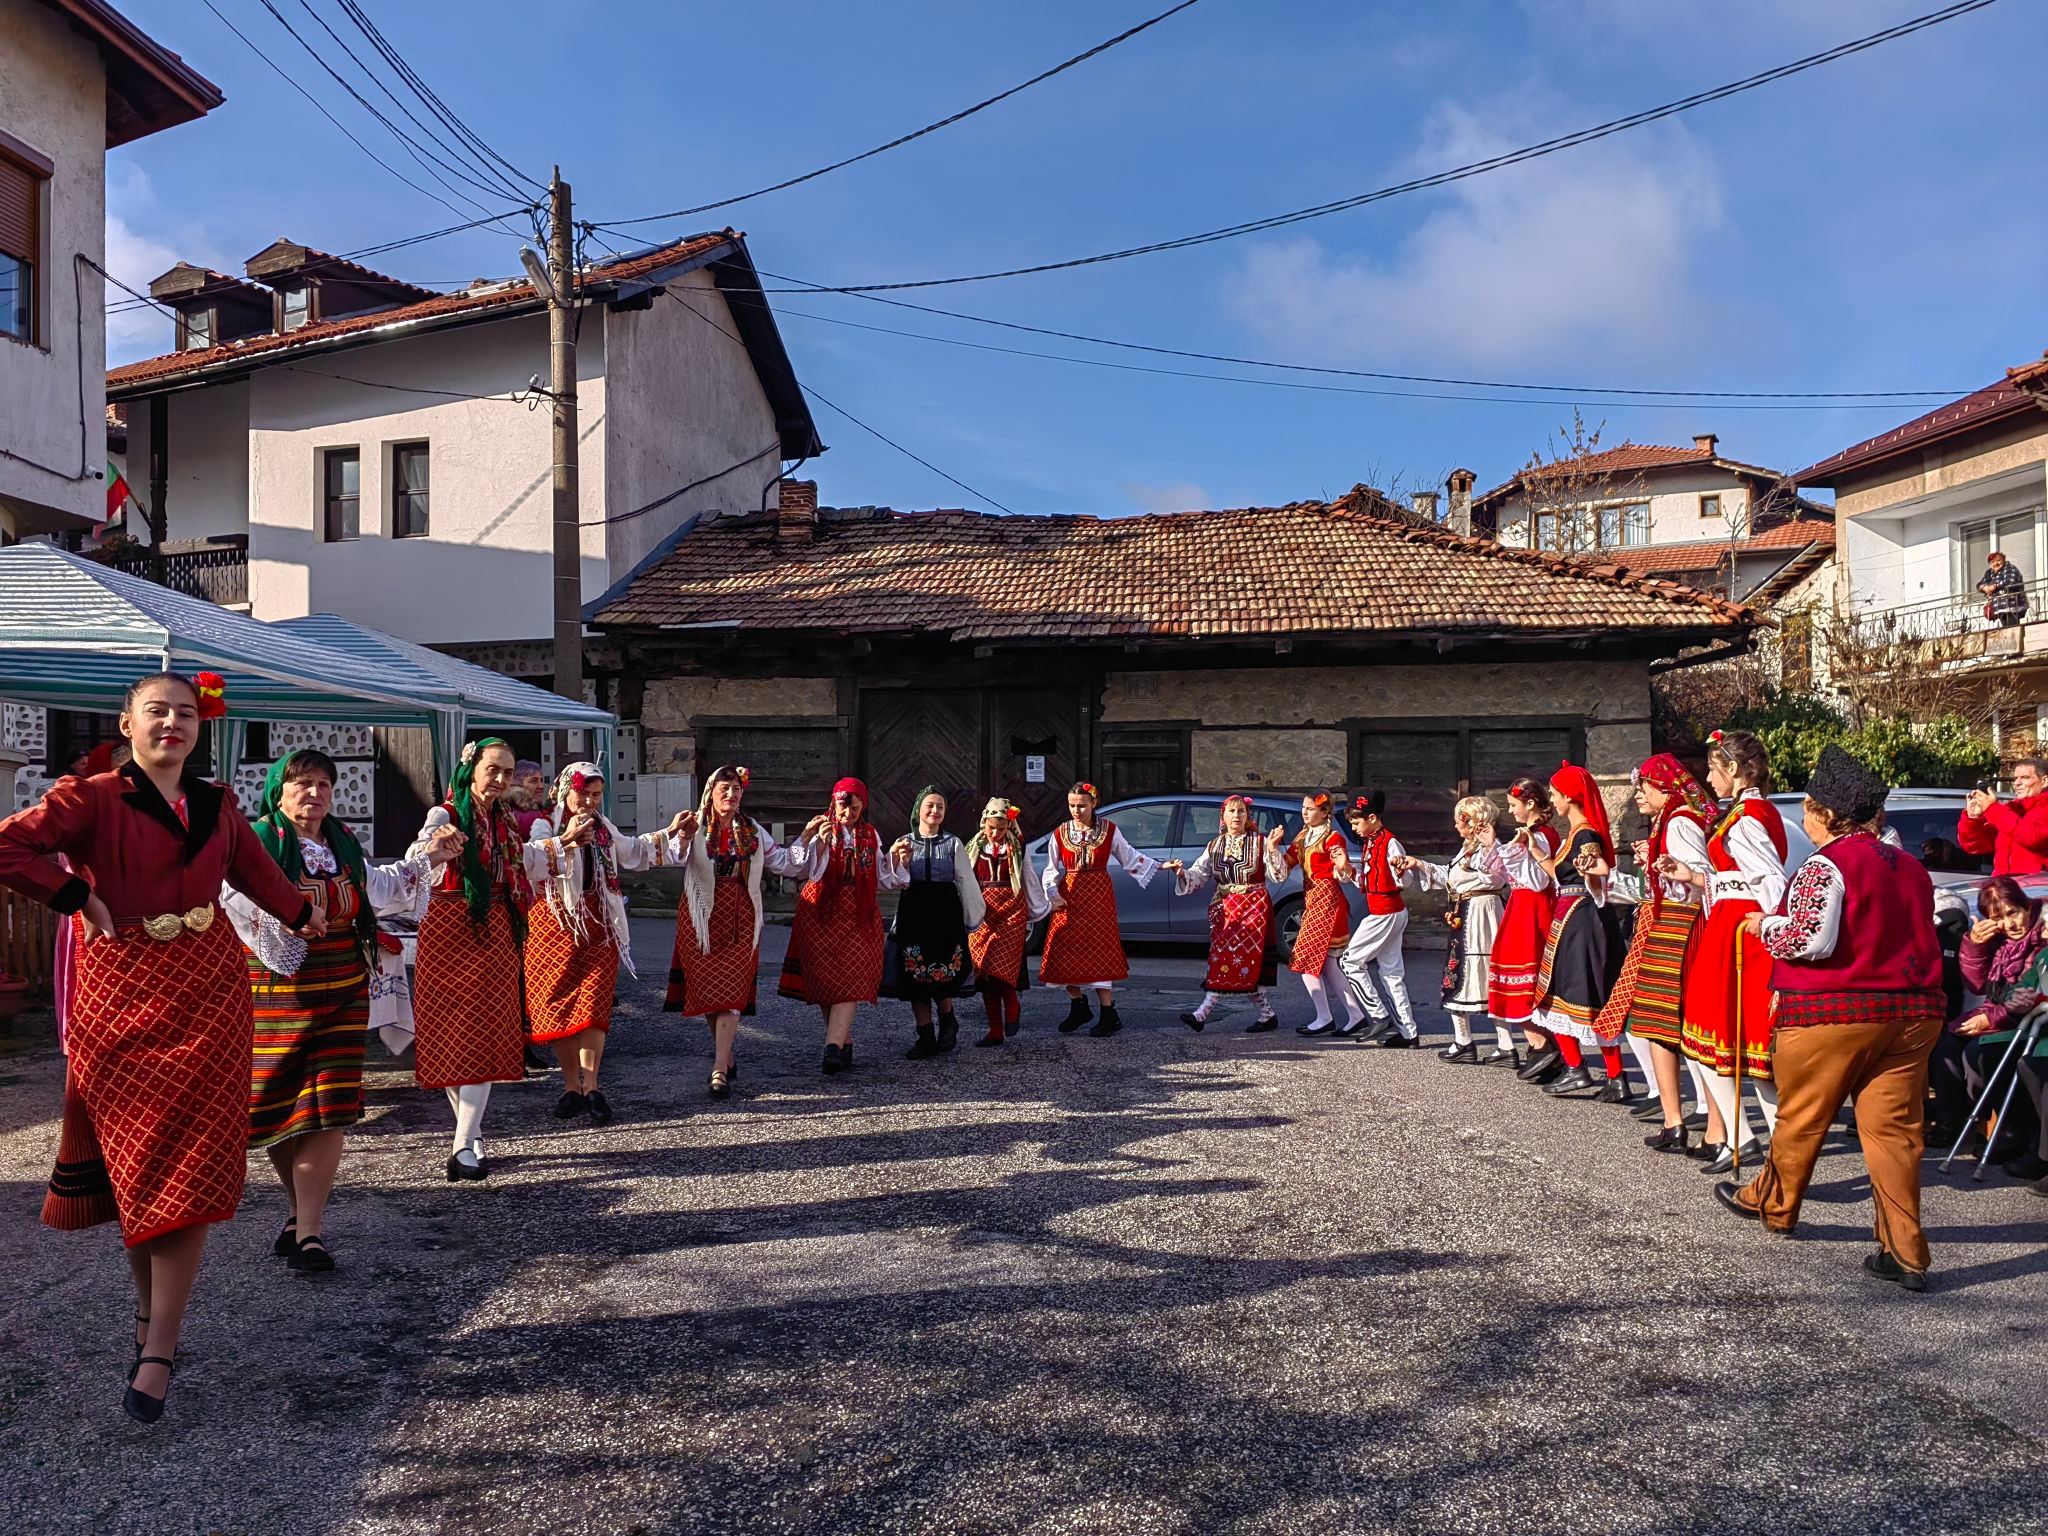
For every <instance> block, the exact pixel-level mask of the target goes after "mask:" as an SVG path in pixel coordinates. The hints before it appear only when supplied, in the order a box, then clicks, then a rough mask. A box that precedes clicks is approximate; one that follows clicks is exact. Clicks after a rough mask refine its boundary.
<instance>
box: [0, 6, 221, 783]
mask: <svg viewBox="0 0 2048 1536" xmlns="http://www.w3.org/2000/svg"><path fill="white" fill-rule="evenodd" d="M221 99H222V98H221V93H220V91H219V89H218V88H217V87H215V86H214V85H213V84H212V83H211V82H210V81H208V80H206V79H205V78H204V77H203V76H201V75H199V74H197V73H196V72H194V70H193V69H192V68H191V66H190V65H188V64H186V63H185V62H184V61H183V60H182V59H180V58H179V57H178V56H177V55H176V54H175V53H172V52H171V51H170V50H169V49H167V48H165V47H164V46H163V45H162V44H161V43H158V42H156V41H154V40H153V39H151V38H149V37H147V36H145V35H144V34H143V33H142V32H141V31H139V30H138V29H137V28H136V27H135V26H134V24H133V23H131V22H129V21H128V20H127V19H126V18H125V17H123V16H122V15H121V14H120V13H119V12H118V11H116V10H114V9H113V7H111V6H109V5H105V4H102V3H101V0H0V543H8V542H12V541H13V540H16V539H20V538H25V537H29V536H32V535H36V534H63V533H70V532H77V531H80V530H84V529H88V528H90V527H92V526H94V525H96V524H97V523H99V522H101V521H103V520H104V518H105V515H106V481H105V473H106V464H107V452H106V399H105V393H104V377H105V373H106V366H107V363H106V312H105V311H106V301H107V288H106V283H105V279H104V278H103V277H102V276H101V273H100V271H99V268H100V267H101V266H102V265H103V263H104V262H105V260H106V202H107V199H106V157H107V151H108V150H109V149H112V148H114V147H115V146H116V145H120V144H127V143H131V142H133V141H134V140H136V139H139V138H142V137H145V136H146V135H148V134H152V133H159V132H161V131H163V130H164V129H166V128H170V127H174V126H176V125H177V124H179V123H187V122H191V121H193V120H194V119H195V118H199V117H203V116H205V115H206V114H207V113H208V112H211V111H212V110H213V109H214V108H215V107H217V106H219V105H220V104H221ZM0 809H5V807H0Z"/></svg>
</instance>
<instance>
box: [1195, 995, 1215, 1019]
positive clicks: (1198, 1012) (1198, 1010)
mask: <svg viewBox="0 0 2048 1536" xmlns="http://www.w3.org/2000/svg"><path fill="white" fill-rule="evenodd" d="M1219 1001H1220V999H1219V998H1218V997H1217V996H1216V994H1215V993H1214V992H1204V993H1203V994H1202V1000H1201V1001H1200V1002H1199V1003H1197V1004H1195V1017H1196V1018H1198V1019H1200V1020H1201V1021H1202V1022H1203V1023H1204V1024H1206V1023H1208V1022H1209V1015H1210V1014H1212V1013H1214V1012H1215V1011H1216V1004H1217V1003H1218V1002H1219Z"/></svg>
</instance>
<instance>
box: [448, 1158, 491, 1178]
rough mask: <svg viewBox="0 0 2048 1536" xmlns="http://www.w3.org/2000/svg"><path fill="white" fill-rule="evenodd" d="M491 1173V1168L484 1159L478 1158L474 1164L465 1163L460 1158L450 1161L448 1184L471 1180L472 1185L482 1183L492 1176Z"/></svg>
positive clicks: (450, 1159)
mask: <svg viewBox="0 0 2048 1536" xmlns="http://www.w3.org/2000/svg"><path fill="white" fill-rule="evenodd" d="M490 1171H491V1170H490V1168H489V1167H488V1166H487V1165H486V1164H485V1162H484V1160H483V1159H482V1158H478V1159H477V1160H476V1161H475V1162H473V1163H465V1162H464V1161H463V1160H462V1159H461V1158H459V1157H451V1158H449V1159H448V1182H449V1183H450V1184H459V1183H461V1182H462V1181H463V1180H464V1179H467V1180H469V1181H470V1182H471V1183H480V1182H482V1181H483V1180H484V1179H486V1178H488V1177H489V1176H490Z"/></svg>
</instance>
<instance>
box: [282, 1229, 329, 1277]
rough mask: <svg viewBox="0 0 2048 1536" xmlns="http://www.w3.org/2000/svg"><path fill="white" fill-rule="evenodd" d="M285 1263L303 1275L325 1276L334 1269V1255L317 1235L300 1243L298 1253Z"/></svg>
mask: <svg viewBox="0 0 2048 1536" xmlns="http://www.w3.org/2000/svg"><path fill="white" fill-rule="evenodd" d="M285 1262H286V1263H287V1264H289V1265H290V1266H291V1267H292V1268H293V1269H295V1270H297V1271H298V1272H299V1273H300V1274H302V1275H324V1274H326V1273H328V1272H329V1271H330V1270H332V1269H333V1268H334V1255H333V1254H331V1253H329V1252H328V1251H327V1245H326V1244H325V1243H323V1242H321V1241H320V1237H319V1234H318V1233H315V1234H314V1235H313V1236H311V1237H309V1238H307V1239H306V1240H305V1241H303V1242H302V1243H300V1244H299V1249H298V1252H296V1253H294V1254H293V1255H292V1256H291V1257H290V1258H289V1259H286V1260H285Z"/></svg>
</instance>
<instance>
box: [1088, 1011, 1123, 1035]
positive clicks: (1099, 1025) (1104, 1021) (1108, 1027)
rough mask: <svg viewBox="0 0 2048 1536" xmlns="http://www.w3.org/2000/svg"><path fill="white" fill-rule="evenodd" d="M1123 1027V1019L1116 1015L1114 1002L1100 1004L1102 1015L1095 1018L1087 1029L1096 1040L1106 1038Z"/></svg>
mask: <svg viewBox="0 0 2048 1536" xmlns="http://www.w3.org/2000/svg"><path fill="white" fill-rule="evenodd" d="M1123 1027H1124V1021H1123V1020H1122V1019H1121V1018H1119V1017H1118V1016H1117V1011H1116V1004H1115V1003H1104V1004H1103V1005H1102V1017H1101V1018H1099V1019H1097V1020H1096V1021H1095V1023H1094V1025H1093V1027H1091V1028H1090V1029H1089V1031H1088V1033H1089V1034H1091V1035H1093V1036H1095V1038H1096V1039H1098V1040H1103V1039H1107V1038H1108V1037H1109V1036H1111V1035H1113V1034H1115V1033H1116V1032H1117V1031H1118V1030H1120V1029H1122V1028H1123Z"/></svg>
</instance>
